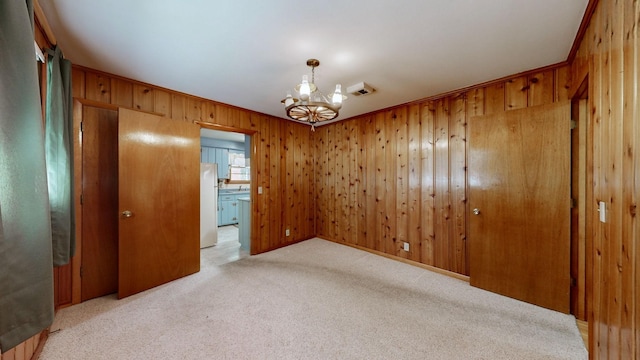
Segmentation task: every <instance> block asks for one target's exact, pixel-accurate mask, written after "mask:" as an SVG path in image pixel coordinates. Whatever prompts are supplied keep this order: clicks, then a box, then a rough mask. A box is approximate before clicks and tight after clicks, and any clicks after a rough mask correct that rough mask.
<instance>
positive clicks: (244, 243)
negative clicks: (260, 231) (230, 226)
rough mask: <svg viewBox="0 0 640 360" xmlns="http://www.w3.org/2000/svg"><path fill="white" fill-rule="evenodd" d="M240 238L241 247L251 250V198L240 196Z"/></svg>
mask: <svg viewBox="0 0 640 360" xmlns="http://www.w3.org/2000/svg"><path fill="white" fill-rule="evenodd" d="M238 240H239V241H240V249H242V250H245V251H251V199H250V198H249V196H239V197H238Z"/></svg>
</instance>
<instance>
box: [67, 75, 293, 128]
mask: <svg viewBox="0 0 640 360" xmlns="http://www.w3.org/2000/svg"><path fill="white" fill-rule="evenodd" d="M72 67H73V68H74V69H76V70H78V71H82V72H89V73H92V74H96V75H102V76H105V77H107V78H110V79H117V80H121V81H124V82H126V83H129V84H135V85H140V86H144V87H150V88H153V89H155V90H160V91H166V92H168V93H170V94H172V95H177V96H180V97H184V98H188V99H192V100H196V101H206V102H211V103H214V104H219V105H224V106H227V107H229V108H231V109H235V110H240V111H250V112H251V113H255V114H258V115H262V116H269V117H274V116H273V115H269V114H265V113H260V112H257V111H254V110H247V109H244V108H241V107H238V106H235V105H230V104H226V103H223V102H219V101H216V100H214V99H207V98H204V97H201V96H196V95H191V94H187V93H184V92H181V91H177V90H172V89H169V88H165V87H162V86H157V85H153V84H149V83H146V82H143V81H140V80H135V79H130V78H126V77H124V76H120V75H116V74H112V73H108V72H106V71H102V70H97V69H92V68H89V67H86V66H82V65H78V64H72ZM129 108H131V107H129ZM135 110H139V109H135ZM276 118H278V117H276ZM279 119H282V120H287V119H286V118H284V117H281V118H279ZM291 122H293V121H291ZM294 123H296V122H294ZM296 124H299V125H304V124H300V123H296Z"/></svg>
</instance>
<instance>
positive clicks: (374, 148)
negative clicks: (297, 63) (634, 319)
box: [311, 66, 584, 286]
mask: <svg viewBox="0 0 640 360" xmlns="http://www.w3.org/2000/svg"><path fill="white" fill-rule="evenodd" d="M569 74H570V69H569V67H568V66H563V67H556V68H547V69H543V70H540V71H537V72H532V73H530V74H525V75H518V76H515V77H513V78H511V79H506V80H504V81H502V82H497V83H493V84H491V85H488V86H484V87H478V88H474V89H470V90H467V91H464V92H461V93H458V94H453V95H447V96H443V97H441V98H437V99H429V100H424V101H422V102H416V103H413V104H408V105H402V106H398V107H393V108H390V109H384V110H381V111H378V112H375V113H373V114H370V115H367V116H364V117H359V118H354V119H350V120H347V121H343V122H338V123H332V124H327V125H323V126H320V127H319V128H318V129H317V131H316V133H314V134H312V140H311V141H313V142H314V144H315V147H314V151H315V155H314V159H315V162H316V168H317V169H318V172H317V174H318V176H319V177H317V178H316V179H315V185H316V188H317V189H318V190H317V193H316V197H315V199H316V200H317V202H318V203H317V204H316V206H317V208H318V210H317V211H316V216H317V219H316V224H317V234H318V236H320V237H323V238H326V239H329V240H333V241H337V242H343V243H347V244H350V245H358V246H362V247H364V248H368V249H371V250H376V251H382V252H384V253H386V254H389V255H392V256H395V257H397V258H406V259H409V260H412V261H416V262H420V263H423V264H426V265H431V266H435V267H437V268H440V269H443V270H447V271H450V272H453V273H457V274H461V275H468V271H469V270H468V268H469V264H468V260H467V232H468V229H467V223H468V221H467V219H468V216H469V209H468V207H467V203H468V201H467V125H468V119H469V118H471V117H473V116H476V115H483V114H485V113H494V112H500V111H509V110H511V109H519V108H523V107H527V106H537V105H543V104H547V103H553V102H555V101H560V100H562V101H566V100H567V98H565V97H564V96H567V94H568V89H569V79H568V78H569ZM356 138H357V139H356ZM354 139H355V141H357V142H358V144H362V145H359V146H362V147H364V149H363V150H360V149H359V148H358V146H354V144H353V142H354ZM361 155H362V156H361ZM359 156H360V157H359ZM354 157H356V159H355V162H356V163H355V164H354ZM354 186H355V187H357V186H362V189H361V190H356V191H353V190H352V189H351V188H352V187H354ZM345 194H346V195H345ZM361 208H362V209H364V211H359V210H358V209H361ZM362 237H363V238H362ZM404 242H407V243H409V251H408V252H407V251H404V250H403V243H404ZM583 286H584V285H583Z"/></svg>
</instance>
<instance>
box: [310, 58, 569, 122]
mask: <svg viewBox="0 0 640 360" xmlns="http://www.w3.org/2000/svg"><path fill="white" fill-rule="evenodd" d="M568 65H569V62H568V61H562V62H559V63H555V64H551V65H547V66H542V67H539V68H535V69H531V70H526V71H523V72H519V73H517V74H512V75H507V76H503V77H501V78H497V79H493V80H489V81H485V82H483V83H479V84H475V85H471V86H467V87H464V88H459V89H455V90H451V91H447V92H444V93H440V94H437V95H431V96H427V97H424V98H421V99H418V100H413V101H410V102H407V103H403V104H398V105H393V106H390V107H388V108H385V109H381V110H375V111H372V112H369V113H365V114H362V115H357V116H353V117H350V118H347V119H344V120H340V121H347V120H352V119H358V118H363V117H367V116H372V115H375V114H376V113H378V112H381V111H391V110H393V109H396V108H400V107H404V106H411V105H420V104H422V103H425V102H429V101H434V100H440V99H444V98H450V97H453V98H456V97H459V96H464V94H466V93H469V92H472V91H474V90H478V89H483V88H487V87H491V86H496V85H500V84H504V83H505V82H507V81H509V80H513V79H517V78H523V77H528V76H530V75H534V74H539V73H542V72H547V71H552V70H556V69H560V68H563V67H566V66H568ZM335 123H336V122H330V123H318V124H316V127H320V126H324V125H331V124H335Z"/></svg>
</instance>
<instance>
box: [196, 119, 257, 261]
mask: <svg viewBox="0 0 640 360" xmlns="http://www.w3.org/2000/svg"><path fill="white" fill-rule="evenodd" d="M200 149H201V152H200V161H201V198H200V202H201V215H200V223H201V237H202V238H201V263H202V266H206V265H207V264H214V265H221V264H224V263H227V262H232V261H236V260H239V259H241V258H243V257H246V256H249V253H250V248H251V244H250V236H251V235H250V234H251V197H252V195H251V149H252V147H251V135H249V134H244V133H241V132H235V131H230V130H227V129H225V130H218V129H210V128H205V127H202V128H201V130H200ZM204 172H210V173H215V174H214V176H213V179H209V180H205V179H204V178H203V173H204ZM210 177H211V176H210ZM212 186H213V187H215V189H211V187H212ZM211 190H213V191H211Z"/></svg>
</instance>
